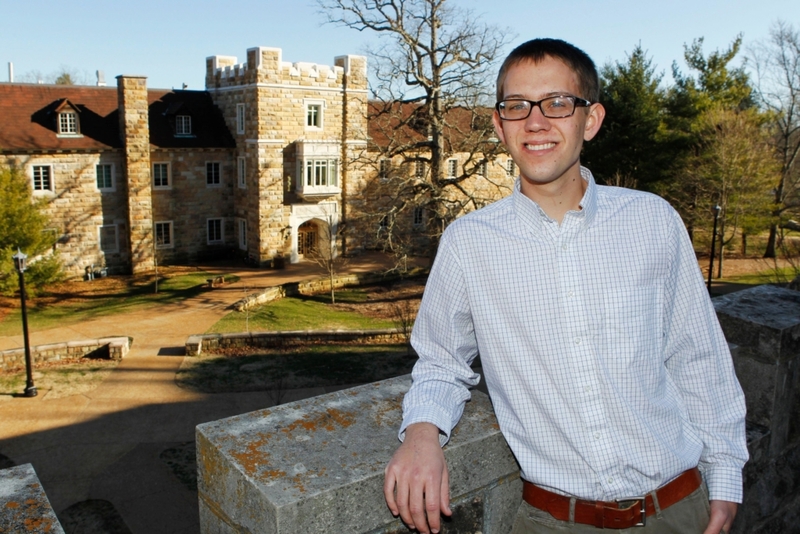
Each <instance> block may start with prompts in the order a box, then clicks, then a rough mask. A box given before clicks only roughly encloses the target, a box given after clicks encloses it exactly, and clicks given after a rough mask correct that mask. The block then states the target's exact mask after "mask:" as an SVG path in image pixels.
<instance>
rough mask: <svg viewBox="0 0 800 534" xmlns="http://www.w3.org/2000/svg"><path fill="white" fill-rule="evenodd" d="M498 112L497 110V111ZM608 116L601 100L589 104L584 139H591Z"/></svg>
mask: <svg viewBox="0 0 800 534" xmlns="http://www.w3.org/2000/svg"><path fill="white" fill-rule="evenodd" d="M495 113H497V112H495ZM605 116H606V108H604V107H603V104H600V103H599V102H598V103H596V104H592V105H591V106H589V112H588V114H587V116H586V124H585V125H584V128H583V140H584V141H591V140H592V139H593V138H594V136H595V135H597V132H599V131H600V126H601V125H602V124H603V119H604V118H605Z"/></svg>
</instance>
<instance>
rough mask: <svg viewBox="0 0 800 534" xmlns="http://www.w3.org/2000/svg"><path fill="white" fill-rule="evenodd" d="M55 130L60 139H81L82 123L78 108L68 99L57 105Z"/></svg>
mask: <svg viewBox="0 0 800 534" xmlns="http://www.w3.org/2000/svg"><path fill="white" fill-rule="evenodd" d="M53 113H54V115H55V125H54V126H55V130H56V134H58V136H59V137H80V136H81V123H80V118H79V117H78V114H79V110H78V108H77V107H76V106H75V105H74V104H73V103H72V102H70V101H69V100H67V99H66V98H64V99H62V100H59V101H58V102H56V103H55V107H54V109H53Z"/></svg>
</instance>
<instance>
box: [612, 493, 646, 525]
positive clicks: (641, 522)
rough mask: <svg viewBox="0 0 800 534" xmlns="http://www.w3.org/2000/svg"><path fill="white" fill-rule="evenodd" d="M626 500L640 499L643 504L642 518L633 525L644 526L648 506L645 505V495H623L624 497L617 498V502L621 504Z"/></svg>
mask: <svg viewBox="0 0 800 534" xmlns="http://www.w3.org/2000/svg"><path fill="white" fill-rule="evenodd" d="M625 501H639V503H640V504H641V507H640V509H639V512H640V513H641V518H639V522H638V523H636V524H635V525H633V526H634V527H643V526H644V525H645V523H646V522H647V508H646V506H645V497H623V498H622V499H617V500H616V503H617V505H618V506H619V503H621V502H625ZM629 508H632V506H631V507H629Z"/></svg>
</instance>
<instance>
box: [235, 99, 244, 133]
mask: <svg viewBox="0 0 800 534" xmlns="http://www.w3.org/2000/svg"><path fill="white" fill-rule="evenodd" d="M236 133H237V134H243V133H244V104H236Z"/></svg>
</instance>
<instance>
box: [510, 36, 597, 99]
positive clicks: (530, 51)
mask: <svg viewBox="0 0 800 534" xmlns="http://www.w3.org/2000/svg"><path fill="white" fill-rule="evenodd" d="M546 57H551V58H553V59H558V60H561V61H563V62H564V63H565V64H566V65H567V66H568V67H569V68H570V69H572V71H573V72H575V74H577V75H578V85H579V87H580V90H581V92H582V93H583V94H580V95H575V96H579V97H581V98H585V99H586V100H589V101H590V102H597V101H598V100H600V80H599V79H598V77H597V68H596V67H595V65H594V61H592V58H590V57H589V56H588V55H587V54H586V52H584V51H583V50H581V49H580V48H578V47H576V46H574V45H571V44H569V43H568V42H566V41H562V40H561V39H532V40H530V41H528V42H526V43H522V44H521V45H519V46H518V47H516V48H515V49H514V50H512V51H511V53H510V54H509V55H508V57H507V58H506V59H505V61H503V64H502V65H501V66H500V72H499V73H498V74H497V101H498V102H499V101H500V100H502V99H503V82H505V79H506V75H507V74H508V70H509V69H510V68H511V67H513V66H516V65H518V64H520V63H522V62H524V61H532V62H533V63H539V62H540V61H542V60H543V59H544V58H546Z"/></svg>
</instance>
